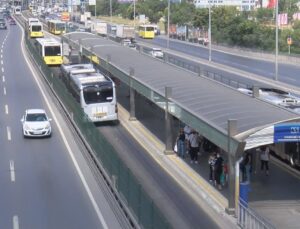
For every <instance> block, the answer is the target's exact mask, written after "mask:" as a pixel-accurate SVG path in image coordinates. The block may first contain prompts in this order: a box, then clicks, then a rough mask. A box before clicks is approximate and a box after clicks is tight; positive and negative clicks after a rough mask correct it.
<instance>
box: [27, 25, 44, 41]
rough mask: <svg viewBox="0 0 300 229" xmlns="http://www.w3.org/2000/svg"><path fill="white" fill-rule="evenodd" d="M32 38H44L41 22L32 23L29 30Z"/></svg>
mask: <svg viewBox="0 0 300 229" xmlns="http://www.w3.org/2000/svg"><path fill="white" fill-rule="evenodd" d="M28 34H29V37H30V38H37V37H44V32H43V25H42V23H40V22H34V23H30V25H29V28H28Z"/></svg>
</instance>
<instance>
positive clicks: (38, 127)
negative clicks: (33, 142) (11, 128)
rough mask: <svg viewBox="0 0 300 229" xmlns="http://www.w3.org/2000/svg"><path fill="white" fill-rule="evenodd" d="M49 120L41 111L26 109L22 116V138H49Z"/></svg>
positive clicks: (50, 132) (50, 131)
mask: <svg viewBox="0 0 300 229" xmlns="http://www.w3.org/2000/svg"><path fill="white" fill-rule="evenodd" d="M50 121H51V119H49V118H48V117H47V115H46V112H45V111H44V110H43V109H27V110H26V111H25V114H24V115H23V117H22V119H21V122H22V130H23V136H24V137H50V136H51V134H52V130H51V124H50Z"/></svg>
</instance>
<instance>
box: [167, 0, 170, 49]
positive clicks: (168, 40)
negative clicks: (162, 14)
mask: <svg viewBox="0 0 300 229" xmlns="http://www.w3.org/2000/svg"><path fill="white" fill-rule="evenodd" d="M169 46H170V0H168V39H167V48H169Z"/></svg>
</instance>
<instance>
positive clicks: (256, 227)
mask: <svg viewBox="0 0 300 229" xmlns="http://www.w3.org/2000/svg"><path fill="white" fill-rule="evenodd" d="M237 214H238V215H237V219H238V225H239V226H240V227H241V228H245V229H275V227H274V226H273V225H272V224H271V223H269V222H267V221H266V220H265V219H263V218H262V217H261V216H259V215H258V214H257V213H256V212H255V211H254V210H252V209H250V208H249V207H248V204H247V203H246V202H245V201H243V200H242V199H240V200H239V204H238V211H237Z"/></svg>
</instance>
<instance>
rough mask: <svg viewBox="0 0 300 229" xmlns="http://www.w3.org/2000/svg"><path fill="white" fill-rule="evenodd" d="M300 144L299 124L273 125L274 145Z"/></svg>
mask: <svg viewBox="0 0 300 229" xmlns="http://www.w3.org/2000/svg"><path fill="white" fill-rule="evenodd" d="M277 142H300V123H284V124H276V125H274V143H277Z"/></svg>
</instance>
